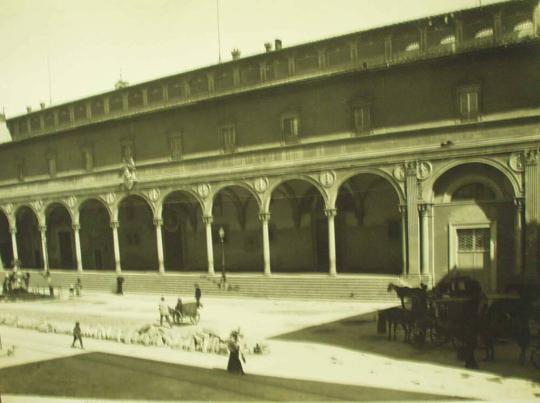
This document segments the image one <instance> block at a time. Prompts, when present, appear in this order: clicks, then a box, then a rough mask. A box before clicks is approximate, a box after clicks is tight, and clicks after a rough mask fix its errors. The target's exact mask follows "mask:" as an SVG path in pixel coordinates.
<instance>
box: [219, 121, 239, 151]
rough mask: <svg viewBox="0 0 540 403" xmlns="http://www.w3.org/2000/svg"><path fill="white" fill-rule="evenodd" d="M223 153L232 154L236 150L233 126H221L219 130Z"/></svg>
mask: <svg viewBox="0 0 540 403" xmlns="http://www.w3.org/2000/svg"><path fill="white" fill-rule="evenodd" d="M219 133H220V137H221V142H222V145H223V151H224V152H226V153H232V152H234V151H235V150H236V130H235V127H234V126H223V127H221V128H220V129H219Z"/></svg>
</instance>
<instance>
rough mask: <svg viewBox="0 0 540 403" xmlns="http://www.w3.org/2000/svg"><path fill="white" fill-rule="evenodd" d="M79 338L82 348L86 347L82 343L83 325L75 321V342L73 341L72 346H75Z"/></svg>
mask: <svg viewBox="0 0 540 403" xmlns="http://www.w3.org/2000/svg"><path fill="white" fill-rule="evenodd" d="M77 340H79V343H80V345H81V348H82V349H84V347H83V344H82V332H81V326H80V325H79V322H75V327H74V328H73V343H71V347H73V348H74V347H75V342H76V341H77Z"/></svg>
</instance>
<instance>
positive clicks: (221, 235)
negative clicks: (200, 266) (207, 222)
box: [219, 227, 227, 288]
mask: <svg viewBox="0 0 540 403" xmlns="http://www.w3.org/2000/svg"><path fill="white" fill-rule="evenodd" d="M224 241H225V230H224V229H223V227H219V243H220V244H221V287H222V288H225V287H226V281H227V277H226V276H225V245H224Z"/></svg>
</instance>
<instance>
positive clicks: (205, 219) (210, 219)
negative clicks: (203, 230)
mask: <svg viewBox="0 0 540 403" xmlns="http://www.w3.org/2000/svg"><path fill="white" fill-rule="evenodd" d="M202 220H203V222H204V223H205V224H212V223H213V222H214V216H211V215H205V216H203V217H202Z"/></svg>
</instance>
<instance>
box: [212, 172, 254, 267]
mask: <svg viewBox="0 0 540 403" xmlns="http://www.w3.org/2000/svg"><path fill="white" fill-rule="evenodd" d="M211 212H212V216H213V217H214V222H213V236H212V238H213V240H214V241H215V242H216V248H214V261H216V262H219V263H218V264H217V267H218V268H220V266H221V265H223V260H225V262H226V263H225V267H226V271H235V272H253V271H258V272H259V271H260V272H262V256H263V253H262V235H261V224H260V222H259V212H260V200H259V198H258V196H257V195H256V193H255V192H254V191H253V189H252V188H251V187H250V186H248V185H246V184H245V183H234V182H233V183H229V184H228V185H226V186H220V187H219V188H216V189H215V191H214V192H213V197H212V210H211ZM221 227H223V229H224V234H225V237H224V240H223V243H222V242H221V239H220V237H219V235H218V234H219V232H218V231H219V229H220V228H221ZM220 255H221V256H220ZM223 257H224V259H223Z"/></svg>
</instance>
